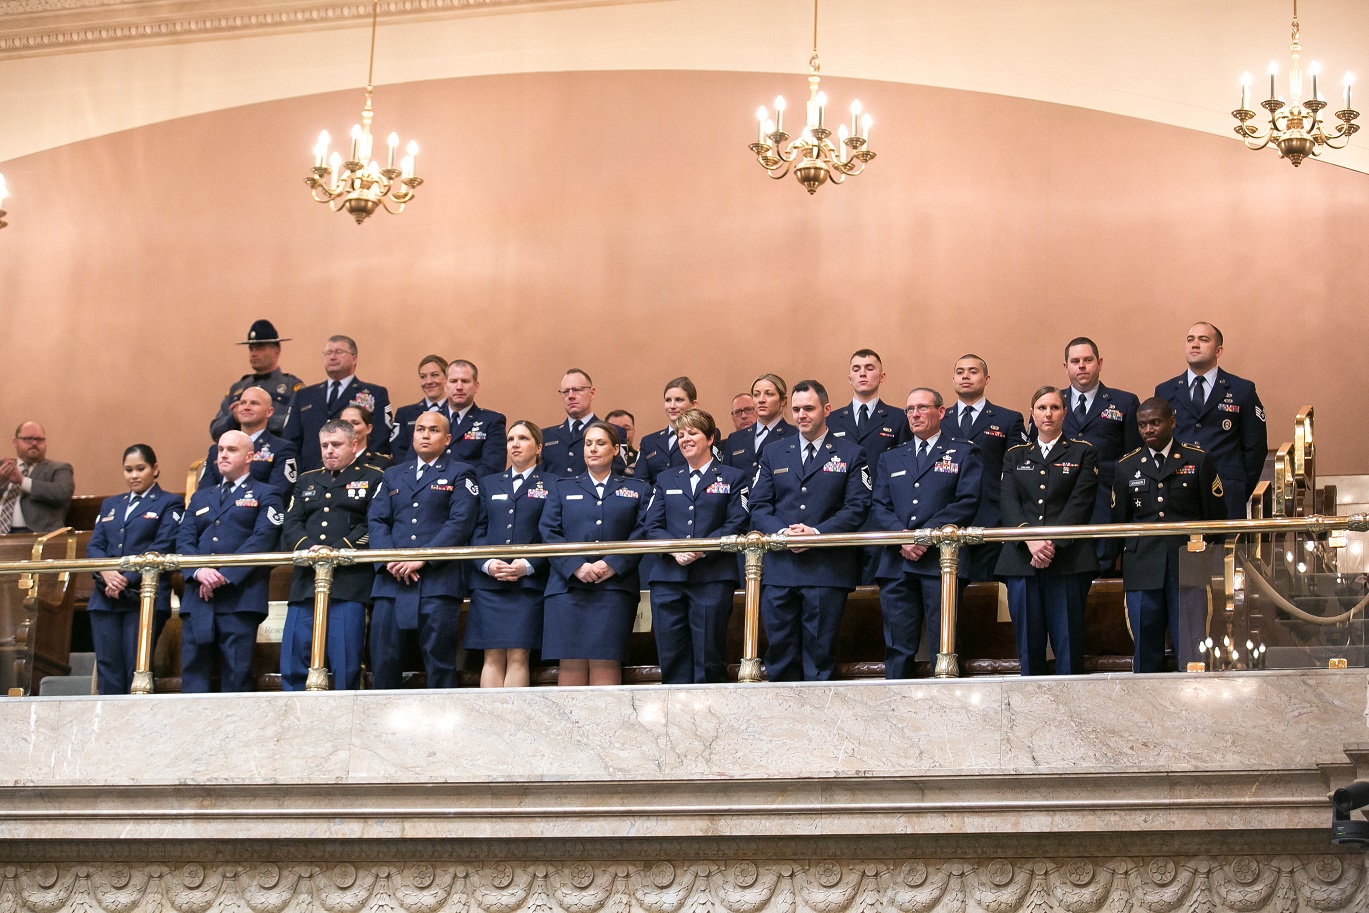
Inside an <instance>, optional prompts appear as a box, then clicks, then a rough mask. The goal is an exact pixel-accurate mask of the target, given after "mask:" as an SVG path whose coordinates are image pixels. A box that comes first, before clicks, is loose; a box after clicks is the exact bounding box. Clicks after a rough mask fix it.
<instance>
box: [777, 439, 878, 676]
mask: <svg viewBox="0 0 1369 913" xmlns="http://www.w3.org/2000/svg"><path fill="white" fill-rule="evenodd" d="M806 445H807V441H805V440H804V439H803V438H802V437H801V436H794V437H790V438H786V439H785V440H783V441H781V442H780V443H777V444H775V445H774V446H773V447H772V446H769V445H762V447H761V459H760V466H759V468H758V469H757V470H756V478H755V481H754V482H753V483H752V486H751V525H752V526H753V527H754V528H755V529H758V530H760V531H761V532H763V533H778V532H779V531H780V530H782V529H786V528H788V527H789V526H790V525H791V524H794V523H803V524H806V525H808V526H811V527H813V528H814V529H816V530H818V531H819V532H821V533H851V532H856V531H857V530H859V529H860V528H861V525H862V524H863V523H864V522H865V518H866V516H867V515H868V514H869V512H870V489H871V484H872V483H871V481H870V470H869V468H868V467H867V466H866V465H865V452H864V451H863V450H861V448H860V445H859V444H855V443H852V442H850V441H845V440H842V439H841V438H833V437H832V436H831V435H830V434H829V435H827V438H826V440H824V441H823V442H822V446H821V447H819V448H818V451H817V453H816V454H814V457H813V459H812V460H809V461H808V463H807V465H805V464H804V463H803V459H802V452H803V448H804V447H806ZM859 582H860V551H859V550H858V549H850V548H815V549H810V550H808V551H805V552H803V553H801V554H795V553H794V552H792V551H779V552H775V553H774V554H772V555H770V556H769V557H767V558H766V560H765V571H764V577H763V578H762V588H761V616H762V618H763V619H764V622H765V636H766V639H767V646H766V651H765V660H766V669H767V673H768V675H769V678H770V680H771V681H799V680H805V681H815V680H818V681H821V680H826V679H830V678H831V677H832V673H833V672H835V671H836V633H837V624H838V623H839V622H840V621H841V613H842V610H843V609H844V608H845V607H846V594H847V593H849V592H850V591H851V590H852V589H854V588H855V587H856V585H857V584H858V583H859Z"/></svg>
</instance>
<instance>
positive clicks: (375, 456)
mask: <svg viewBox="0 0 1369 913" xmlns="http://www.w3.org/2000/svg"><path fill="white" fill-rule="evenodd" d="M338 418H340V419H342V420H343V421H344V422H346V423H347V424H349V425H351V426H352V427H353V428H355V429H356V435H357V455H356V459H354V460H353V462H354V463H360V464H362V465H364V466H374V467H375V468H376V469H381V470H384V469H389V468H390V464H391V463H392V462H393V461H392V460H391V459H390V455H389V454H388V453H381V452H380V451H378V450H376V449H375V447H373V446H371V445H372V443H373V442H372V441H371V431H372V430H373V428H374V426H373V425H372V422H371V418H372V416H371V410H370V409H367V408H365V407H363V406H348V407H347V408H346V409H343V410H342V411H341V412H339V413H338ZM409 431H410V432H411V433H412V431H413V429H412V428H410V429H409Z"/></svg>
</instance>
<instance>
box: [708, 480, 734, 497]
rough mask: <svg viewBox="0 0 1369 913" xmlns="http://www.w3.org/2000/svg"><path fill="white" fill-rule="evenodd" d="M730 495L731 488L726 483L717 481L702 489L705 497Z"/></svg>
mask: <svg viewBox="0 0 1369 913" xmlns="http://www.w3.org/2000/svg"><path fill="white" fill-rule="evenodd" d="M731 493H732V486H731V485H729V484H727V483H726V482H722V481H718V482H714V483H713V484H712V485H710V486H708V487H707V488H705V489H704V494H706V495H729V494H731Z"/></svg>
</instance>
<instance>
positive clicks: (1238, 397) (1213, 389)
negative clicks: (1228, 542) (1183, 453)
mask: <svg viewBox="0 0 1369 913" xmlns="http://www.w3.org/2000/svg"><path fill="white" fill-rule="evenodd" d="M1221 356H1222V331H1221V330H1219V329H1217V328H1216V327H1215V326H1213V325H1212V324H1210V323H1195V324H1194V325H1193V326H1192V327H1191V328H1190V329H1189V331H1188V339H1187V358H1188V370H1187V371H1185V372H1184V373H1183V374H1180V375H1179V376H1178V377H1172V378H1170V379H1169V380H1167V381H1165V382H1164V383H1162V384H1159V385H1157V386H1156V387H1155V395H1156V396H1159V397H1163V398H1164V399H1166V400H1168V401H1169V404H1170V405H1171V406H1172V407H1174V418H1175V422H1176V424H1175V430H1174V436H1175V438H1177V439H1178V441H1179V443H1181V444H1193V445H1194V446H1196V447H1199V448H1201V449H1202V450H1203V451H1204V452H1206V453H1207V455H1208V456H1210V457H1211V458H1212V462H1213V463H1214V464H1215V465H1216V467H1217V471H1218V472H1219V473H1221V475H1222V485H1223V491H1225V493H1226V494H1225V496H1224V500H1225V501H1226V515H1227V518H1228V519H1232V520H1243V519H1245V515H1246V502H1247V501H1249V500H1250V495H1251V493H1252V492H1254V490H1255V486H1256V485H1257V484H1258V483H1259V481H1260V473H1261V472H1263V471H1264V461H1265V458H1266V457H1268V456H1269V430H1268V428H1267V427H1266V426H1265V420H1264V405H1263V404H1261V403H1260V395H1259V394H1258V393H1256V392H1255V385H1254V384H1253V383H1251V382H1250V381H1248V380H1246V379H1245V378H1243V377H1237V376H1236V375H1235V374H1231V373H1229V372H1227V371H1224V370H1223V369H1221V368H1219V367H1217V359H1219V358H1221Z"/></svg>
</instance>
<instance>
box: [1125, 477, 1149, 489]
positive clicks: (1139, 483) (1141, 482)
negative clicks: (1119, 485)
mask: <svg viewBox="0 0 1369 913" xmlns="http://www.w3.org/2000/svg"><path fill="white" fill-rule="evenodd" d="M1149 483H1150V480H1149V479H1128V480H1127V487H1128V488H1134V489H1136V490H1137V491H1141V490H1143V489H1145V488H1147V487H1148V486H1149Z"/></svg>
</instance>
